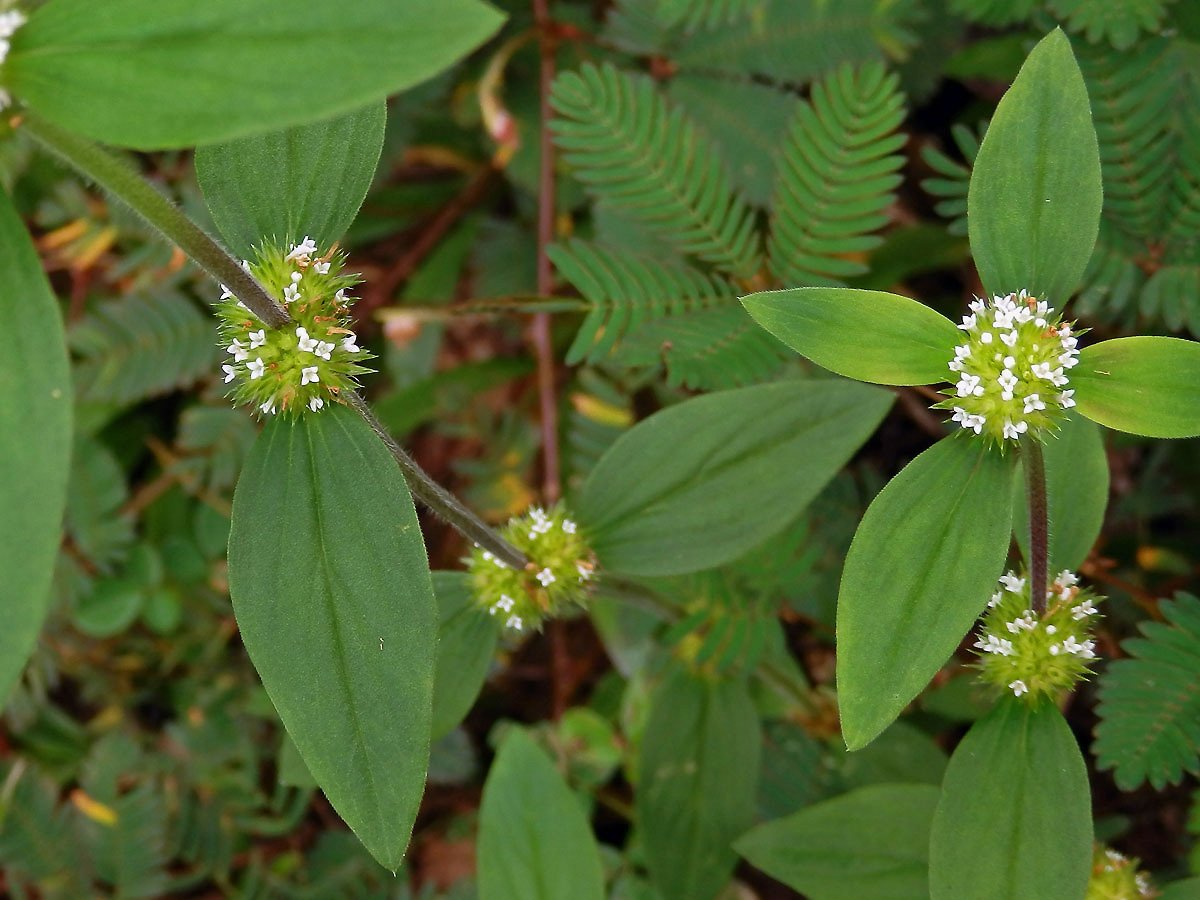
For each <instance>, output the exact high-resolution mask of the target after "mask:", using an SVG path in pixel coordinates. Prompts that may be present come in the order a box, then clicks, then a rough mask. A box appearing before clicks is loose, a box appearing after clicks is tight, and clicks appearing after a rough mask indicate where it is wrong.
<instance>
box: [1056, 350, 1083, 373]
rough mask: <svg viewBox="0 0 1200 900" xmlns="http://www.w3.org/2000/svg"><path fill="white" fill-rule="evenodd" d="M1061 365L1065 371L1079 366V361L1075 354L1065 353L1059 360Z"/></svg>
mask: <svg viewBox="0 0 1200 900" xmlns="http://www.w3.org/2000/svg"><path fill="white" fill-rule="evenodd" d="M1058 361H1059V363H1060V364H1061V365H1062V367H1063V368H1064V369H1073V368H1075V367H1076V366H1077V365H1079V360H1078V359H1076V358H1075V354H1074V353H1073V352H1070V353H1064V354H1062V355H1061V356H1060V357H1059V358H1058Z"/></svg>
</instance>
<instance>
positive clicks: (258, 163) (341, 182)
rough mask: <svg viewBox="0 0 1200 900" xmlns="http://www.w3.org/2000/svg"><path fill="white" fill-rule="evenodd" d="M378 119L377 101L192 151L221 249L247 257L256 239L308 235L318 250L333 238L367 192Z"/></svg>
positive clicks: (382, 120)
mask: <svg viewBox="0 0 1200 900" xmlns="http://www.w3.org/2000/svg"><path fill="white" fill-rule="evenodd" d="M386 124H387V106H386V104H384V103H382V102H378V103H372V104H371V105H370V106H364V107H363V108H362V109H357V110H354V111H353V112H351V113H349V114H347V115H344V116H338V117H337V118H334V119H326V120H325V121H323V122H312V123H309V124H307V125H297V126H295V127H294V128H285V129H283V130H282V131H271V132H267V133H266V134H258V135H254V136H252V137H246V138H241V139H239V140H236V141H229V142H227V143H224V144H213V145H212V146H208V147H201V148H200V149H199V150H197V151H196V175H197V176H198V177H199V179H200V188H201V189H202V190H203V191H204V200H205V202H206V203H208V209H209V211H210V212H211V213H212V217H213V221H214V222H216V224H217V228H218V229H219V230H220V232H221V236H222V237H224V238H225V241H226V243H227V244H228V245H229V249H230V250H232V251H233V252H234V253H236V254H237V255H238V256H249V255H250V249H251V247H253V246H254V245H255V244H259V243H261V242H262V240H263V238H269V237H275V238H276V239H278V241H279V242H281V243H282V242H283V241H285V240H287V241H292V242H298V241H300V240H301V239H302V238H303V237H305V236H308V237H311V238H312V239H313V240H314V241H316V243H317V246H318V247H320V248H321V249H322V251H323V250H324V249H325V248H327V247H328V246H329V245H330V244H332V243H333V242H334V241H336V240H338V238H340V237H341V236H342V235H343V234H345V232H346V229H347V228H349V227H350V223H351V222H353V221H354V217H355V216H356V215H357V214H358V208H359V207H360V206H362V202H363V198H364V197H366V196H367V189H368V188H369V187H370V186H371V179H372V178H373V177H374V176H375V167H376V166H377V165H378V164H379V153H380V151H381V150H382V149H383V130H384V126H385V125H386Z"/></svg>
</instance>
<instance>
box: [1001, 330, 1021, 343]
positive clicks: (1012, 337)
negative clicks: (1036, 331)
mask: <svg viewBox="0 0 1200 900" xmlns="http://www.w3.org/2000/svg"><path fill="white" fill-rule="evenodd" d="M1018 337H1020V335H1019V334H1018V333H1017V332H1015V331H1010V332H1009V333H1008V334H1002V335H1000V340H1002V341H1004V344H1005V346H1007V347H1015V346H1017V338H1018Z"/></svg>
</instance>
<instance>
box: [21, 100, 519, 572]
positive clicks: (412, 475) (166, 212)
mask: <svg viewBox="0 0 1200 900" xmlns="http://www.w3.org/2000/svg"><path fill="white" fill-rule="evenodd" d="M20 125H21V127H22V128H24V129H25V132H26V133H27V134H29V135H30V136H31V137H33V138H34V139H35V140H36V141H37V142H38V143H40V144H41V145H42V146H43V147H45V148H46V149H47V150H50V151H51V152H52V153H54V154H55V155H57V156H59V157H61V158H62V159H63V160H64V161H66V162H67V163H68V164H69V165H70V166H71V167H72V168H74V169H76V170H78V171H79V172H80V173H82V174H83V175H84V176H86V177H87V178H90V179H91V180H92V181H94V182H95V183H96V184H98V185H99V186H100V187H101V188H103V189H104V190H105V191H107V192H108V193H109V194H111V195H112V196H114V197H116V198H117V199H118V200H120V201H122V202H123V203H125V204H126V205H127V206H129V207H130V209H132V210H133V211H134V212H136V213H137V214H138V215H140V216H141V217H142V218H143V219H145V220H146V221H147V222H149V223H150V224H151V225H152V226H154V227H155V228H157V229H158V230H159V231H160V232H162V234H163V236H164V237H165V238H167V240H169V241H171V242H172V243H173V244H175V246H177V247H178V248H179V249H180V250H182V251H183V252H184V253H186V254H187V255H188V256H189V257H191V258H192V260H194V261H195V262H196V264H197V265H199V266H200V268H202V269H204V271H206V272H207V273H208V274H209V275H211V276H212V277H213V278H214V279H216V280H217V281H218V282H219V283H221V284H224V285H225V286H227V287H228V288H229V290H230V291H232V292H233V293H234V294H235V295H236V296H237V298H238V299H239V300H241V301H242V302H243V303H245V304H246V306H248V307H249V308H250V311H251V312H253V313H254V314H255V315H256V316H258V318H259V319H261V320H262V321H263V322H265V323H267V324H268V325H270V326H271V327H272V328H281V327H283V326H285V325H287V324H288V323H289V322H290V321H291V317H289V316H288V314H287V310H285V309H284V308H283V307H282V306H281V305H280V304H279V302H278V301H277V300H276V299H275V298H274V297H272V296H271V295H270V294H268V293H267V291H266V290H265V289H264V288H263V286H262V285H260V284H259V283H258V282H257V281H256V280H255V279H254V278H253V277H252V276H251V275H250V274H249V273H248V272H246V270H245V269H243V268H242V266H241V263H240V262H239V261H238V260H236V259H234V257H233V256H231V255H230V254H229V252H228V251H227V250H225V248H223V247H222V246H221V245H220V244H218V243H217V242H216V241H214V240H213V239H212V238H211V237H209V236H208V235H207V234H205V233H204V231H203V230H201V229H200V228H198V227H197V226H196V225H195V223H193V222H192V221H191V220H190V219H189V218H188V217H187V216H185V215H184V214H183V212H182V211H180V209H179V208H178V207H176V206H175V204H173V203H172V202H171V201H170V200H168V199H167V198H166V197H164V196H163V195H162V194H161V193H159V192H158V191H157V190H156V189H155V188H154V186H153V185H152V184H150V183H149V182H148V181H147V180H146V179H145V178H144V177H142V175H141V174H140V173H139V172H138V171H137V170H136V169H134V168H133V166H131V165H130V164H129V163H128V162H127V161H126V160H125V159H123V158H122V157H120V156H118V155H117V154H115V153H113V152H112V151H111V150H108V149H106V148H104V147H101V146H100V145H98V144H95V143H93V142H92V141H89V140H87V139H86V138H82V137H79V136H78V135H74V134H71V133H70V132H69V131H64V130H63V129H61V128H59V127H58V126H56V125H53V124H52V123H50V122H47V121H45V120H43V119H41V118H39V117H38V116H37V115H35V114H33V113H29V112H24V113H21V114H20ZM345 399H346V400H347V402H348V403H349V405H350V406H351V407H353V408H354V409H355V411H357V412H358V414H359V415H361V416H362V417H363V419H365V420H366V422H367V424H368V425H370V426H371V429H372V430H373V431H374V432H375V433H376V434H377V435H379V438H380V439H381V440H382V441H383V443H384V446H386V447H387V448H388V450H389V451H390V452H391V454H392V456H393V457H394V458H395V460H396V462H397V464H398V465H399V466H400V471H401V472H403V473H404V478H405V480H406V481H407V482H408V485H409V488H410V489H411V490H412V492H413V494H414V496H416V497H417V499H419V500H420V501H421V502H422V503H424V504H425V505H426V506H428V507H429V508H430V509H431V510H432V511H433V512H434V513H435V514H436V515H437V516H439V517H440V518H442V519H443V520H445V521H446V522H447V523H449V524H450V525H451V526H453V527H454V528H455V529H457V530H458V531H459V532H461V533H462V534H463V536H464V537H466V538H468V539H469V540H471V541H474V542H475V543H476V544H479V545H480V546H481V547H485V548H486V549H488V550H490V551H491V552H492V553H493V554H495V555H496V556H497V557H499V558H500V559H502V560H504V561H505V562H506V563H508V564H509V565H511V566H516V567H518V568H524V567H525V565H526V564H527V563H528V560H527V559H526V558H525V555H524V554H523V553H521V551H520V550H518V549H517V548H516V547H514V546H513V545H512V544H510V543H509V542H508V541H506V540H504V538H502V537H501V536H500V535H499V534H497V533H496V532H495V531H494V530H493V529H492V528H490V527H489V526H488V525H487V523H486V522H484V521H483V520H482V519H481V518H479V517H478V516H477V515H475V513H473V512H471V510H469V509H467V507H466V506H464V505H463V504H462V502H461V501H460V500H459V499H458V498H457V497H455V496H454V495H453V494H451V493H450V492H449V491H447V490H446V489H445V488H443V487H442V486H441V485H439V484H438V483H437V482H435V481H434V480H433V479H432V478H430V477H429V475H428V474H427V473H426V472H425V471H424V470H422V469H421V467H420V466H418V465H417V463H416V461H415V460H414V459H413V458H412V457H411V456H409V455H408V454H407V453H405V452H404V451H403V450H402V449H401V448H400V446H399V445H398V444H397V443H396V442H395V441H394V440H393V439H392V437H391V435H389V434H388V433H387V430H386V429H385V428H384V427H383V425H381V424H380V422H379V420H378V419H376V418H375V415H374V413H372V412H371V409H370V407H369V406H367V403H366V401H365V400H363V398H362V397H361V396H359V395H358V394H357V393H355V392H351V393H350V395H349V397H346V398H345Z"/></svg>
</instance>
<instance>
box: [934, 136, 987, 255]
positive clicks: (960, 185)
mask: <svg viewBox="0 0 1200 900" xmlns="http://www.w3.org/2000/svg"><path fill="white" fill-rule="evenodd" d="M986 130H987V123H986V122H981V123H980V124H979V125H978V126H977V127H976V129H975V130H974V131H972V130H971V129H970V128H968V127H967V126H966V125H955V126H954V127H953V128H951V129H950V133H951V135H953V136H954V143H955V144H957V145H958V150H959V152H960V153H962V156H963V159H964V160H966V164H965V165H964V164H963V163H960V162H956V161H955V160H953V159H951V158H950V157H949V156H947V155H946V154H945V153H943V152H942V151H941V150H938V149H937V148H936V147H933V146H930V145H928V144H926V145H925V146H924V147H922V148H921V159H923V160H925V163H926V165H928V166H929V167H930V168H931V169H933V170H934V171H935V172H937V173H938V175H939V176H941V177H939V178H926V179H925V180H924V181H922V182H921V187H922V188H923V189H924V190H925V192H926V193H927V194H932V195H933V196H934V197H938V198H940V199H939V200H938V202H937V203H936V204H935V205H934V207H933V208H934V210H935V211H936V212H937V214H938V215H939V216H945V217H946V218H947V219H950V220H952V221H951V222H950V225H949V227H948V229H947V230H948V231H949V232H950V233H951V234H966V233H967V189H968V186H969V185H970V183H971V165H972V164H973V163H974V162H975V154H977V153H978V152H979V142H980V141H982V140H983V133H984V131H986Z"/></svg>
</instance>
